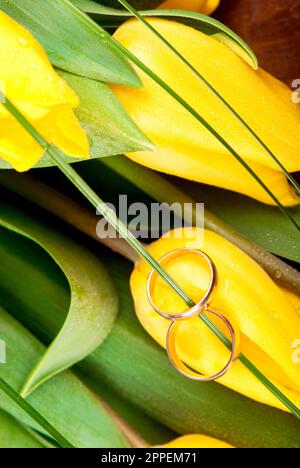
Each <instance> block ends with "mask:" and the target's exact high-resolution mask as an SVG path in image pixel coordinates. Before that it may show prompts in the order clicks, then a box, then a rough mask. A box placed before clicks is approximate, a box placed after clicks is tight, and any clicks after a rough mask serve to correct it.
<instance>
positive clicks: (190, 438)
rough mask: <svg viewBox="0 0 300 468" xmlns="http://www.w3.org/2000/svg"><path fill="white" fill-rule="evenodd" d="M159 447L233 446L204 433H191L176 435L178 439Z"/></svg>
mask: <svg viewBox="0 0 300 468" xmlns="http://www.w3.org/2000/svg"><path fill="white" fill-rule="evenodd" d="M161 448H171V449H178V448H205V449H212V448H218V449H230V448H234V447H232V446H231V445H228V444H226V443H225V442H221V441H220V440H217V439H213V438H211V437H207V436H204V435H198V434H192V435H185V436H182V437H178V439H175V440H173V441H172V442H170V443H168V444H166V445H163V446H162V447H161Z"/></svg>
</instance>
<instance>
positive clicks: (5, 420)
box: [0, 411, 46, 449]
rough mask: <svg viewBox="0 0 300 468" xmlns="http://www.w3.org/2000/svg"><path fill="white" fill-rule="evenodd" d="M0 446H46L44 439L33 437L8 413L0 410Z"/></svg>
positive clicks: (33, 435)
mask: <svg viewBox="0 0 300 468" xmlns="http://www.w3.org/2000/svg"><path fill="white" fill-rule="evenodd" d="M0 427H1V430H0V448H1V449H3V448H5V449H7V448H46V445H44V443H43V442H44V441H42V440H39V438H37V437H35V434H32V433H31V432H30V431H28V430H27V428H25V427H24V426H22V425H21V424H19V422H18V421H16V420H15V419H14V418H12V417H11V416H10V415H8V414H6V413H4V412H3V411H0Z"/></svg>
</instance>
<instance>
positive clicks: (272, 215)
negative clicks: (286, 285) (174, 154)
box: [184, 183, 300, 279]
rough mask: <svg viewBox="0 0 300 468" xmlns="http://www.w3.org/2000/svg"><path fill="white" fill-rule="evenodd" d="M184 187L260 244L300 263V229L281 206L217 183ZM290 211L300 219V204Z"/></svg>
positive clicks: (197, 199) (296, 218)
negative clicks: (298, 230) (286, 215)
mask: <svg viewBox="0 0 300 468" xmlns="http://www.w3.org/2000/svg"><path fill="white" fill-rule="evenodd" d="M184 188H185V190H186V191H187V193H189V194H191V195H192V196H193V198H194V199H195V200H196V201H197V202H204V203H205V206H206V208H207V209H208V210H210V211H212V212H213V213H215V214H216V215H217V216H219V217H220V218H221V219H222V220H223V221H225V222H226V223H228V224H229V225H230V226H232V227H233V228H234V229H236V230H237V231H238V232H241V233H242V234H244V235H246V236H247V237H248V238H249V239H251V240H252V241H254V242H256V243H257V244H258V245H261V246H262V247H264V248H265V249H266V250H268V251H269V252H272V253H274V254H276V255H279V256H280V257H284V258H287V259H288V260H292V261H295V262H298V263H300V237H299V233H298V232H297V231H295V229H294V228H293V226H292V225H291V223H289V221H288V220H287V219H286V218H285V217H283V216H282V215H281V213H280V212H279V211H278V209H277V208H275V207H271V206H268V205H264V204H262V203H259V202H257V201H255V200H252V199H251V198H248V197H245V196H243V195H239V194H237V193H233V192H228V191H226V190H222V189H216V188H214V187H208V186H204V185H197V186H196V185H192V184H189V183H187V184H186V183H184ZM290 212H291V214H292V215H293V217H294V219H295V220H296V221H298V223H300V206H298V207H296V208H293V209H290ZM278 274H280V272H278ZM279 279H280V278H279Z"/></svg>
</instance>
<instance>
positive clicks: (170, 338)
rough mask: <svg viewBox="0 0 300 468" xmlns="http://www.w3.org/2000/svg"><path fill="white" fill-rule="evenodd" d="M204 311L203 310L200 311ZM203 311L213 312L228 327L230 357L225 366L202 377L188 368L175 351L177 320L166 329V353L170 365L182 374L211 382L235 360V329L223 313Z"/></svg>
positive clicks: (193, 378) (224, 372) (211, 312)
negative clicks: (230, 347)
mask: <svg viewBox="0 0 300 468" xmlns="http://www.w3.org/2000/svg"><path fill="white" fill-rule="evenodd" d="M202 313H204V312H202ZM205 313H206V314H207V313H210V314H213V315H215V316H216V317H219V318H220V319H221V320H222V321H223V322H224V323H225V325H226V327H227V328H228V330H229V333H230V336H231V342H232V349H231V353H230V358H229V360H228V362H227V364H226V366H225V367H224V368H223V369H222V370H220V371H219V372H217V373H216V374H214V375H211V376H209V377H204V376H203V375H202V374H200V373H198V372H196V371H193V370H192V369H190V368H189V367H188V366H186V365H185V364H184V363H183V361H182V360H181V359H180V358H179V356H178V353H177V350H176V331H177V327H178V326H179V325H180V323H179V322H177V321H173V322H172V323H171V325H170V328H169V330H168V334H167V353H168V356H169V359H170V361H171V363H172V365H173V366H174V367H175V369H176V370H177V371H178V372H180V374H182V375H184V376H185V377H187V378H189V379H191V380H195V381H197V382H211V381H213V380H217V379H219V378H220V377H223V375H225V374H226V373H227V372H228V370H229V369H230V368H231V366H232V364H233V362H234V361H235V360H236V358H237V352H238V350H237V339H236V334H235V331H234V328H233V327H232V325H231V323H230V322H229V320H227V318H226V317H224V315H222V314H220V313H218V312H216V311H214V310H211V309H207V310H206V311H205Z"/></svg>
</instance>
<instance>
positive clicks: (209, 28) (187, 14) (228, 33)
mask: <svg viewBox="0 0 300 468" xmlns="http://www.w3.org/2000/svg"><path fill="white" fill-rule="evenodd" d="M72 1H73V3H74V4H75V5H76V6H77V7H78V8H80V9H81V10H83V11H85V12H86V13H88V14H89V15H91V16H92V17H93V18H94V19H95V20H97V21H98V22H99V23H100V24H101V25H102V26H103V27H106V28H109V27H118V26H119V25H120V24H122V23H123V22H124V21H125V20H126V19H128V18H131V17H132V14H131V13H129V12H128V11H124V10H117V9H114V8H109V7H106V6H103V5H99V4H98V3H96V2H94V1H91V0H72ZM129 3H130V4H131V5H132V6H134V5H133V2H129ZM141 13H142V14H143V16H145V17H149V16H150V17H159V18H166V19H169V20H173V21H178V22H181V23H184V24H186V25H188V26H191V27H193V28H195V29H198V30H199V31H202V32H203V33H205V34H207V35H210V36H214V38H215V39H216V40H218V41H220V42H222V43H224V44H226V45H227V46H228V47H230V48H231V49H233V50H234V52H236V53H237V54H238V55H239V56H241V57H242V58H243V59H244V60H245V61H246V62H247V63H249V64H250V65H251V66H252V67H253V68H254V69H257V68H258V61H257V57H256V55H255V54H254V52H253V51H252V49H251V48H250V47H249V46H248V44H246V42H245V41H243V39H241V38H240V37H239V36H238V35H237V34H235V33H234V32H233V31H232V30H231V29H230V28H228V27H227V26H225V25H224V24H222V23H220V21H217V20H215V19H214V18H210V17H209V16H206V15H202V14H200V13H194V12H192V11H186V10H167V9H166V10H146V11H142V12H141Z"/></svg>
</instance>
